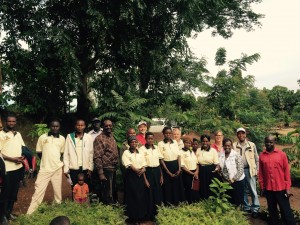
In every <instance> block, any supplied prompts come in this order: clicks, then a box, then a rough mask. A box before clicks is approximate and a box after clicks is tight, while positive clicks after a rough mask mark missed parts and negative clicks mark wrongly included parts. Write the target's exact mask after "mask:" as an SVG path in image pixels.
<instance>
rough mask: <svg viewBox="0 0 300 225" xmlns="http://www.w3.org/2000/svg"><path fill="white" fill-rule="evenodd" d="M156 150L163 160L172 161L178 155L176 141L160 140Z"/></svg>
mask: <svg viewBox="0 0 300 225" xmlns="http://www.w3.org/2000/svg"><path fill="white" fill-rule="evenodd" d="M158 150H159V152H160V154H161V155H162V157H163V160H164V161H174V160H177V159H178V157H179V156H180V150H179V148H178V145H177V143H176V141H173V142H172V143H169V142H167V143H165V142H164V141H160V142H159V143H158Z"/></svg>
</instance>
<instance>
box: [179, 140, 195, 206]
mask: <svg viewBox="0 0 300 225" xmlns="http://www.w3.org/2000/svg"><path fill="white" fill-rule="evenodd" d="M183 144H184V147H183V148H182V150H181V165H183V166H182V170H183V172H182V180H183V185H184V191H185V198H186V200H187V201H188V203H192V202H196V201H198V200H199V192H198V191H195V190H192V189H191V187H192V182H193V179H196V180H198V172H199V166H198V159H197V156H196V154H195V153H194V151H193V149H192V147H191V145H192V141H191V140H190V139H188V138H185V139H184V140H183Z"/></svg>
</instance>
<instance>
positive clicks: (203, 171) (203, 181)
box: [199, 164, 218, 199]
mask: <svg viewBox="0 0 300 225" xmlns="http://www.w3.org/2000/svg"><path fill="white" fill-rule="evenodd" d="M215 168H216V166H215V165H214V164H213V165H200V166H199V182H200V188H199V193H200V199H207V198H208V197H209V196H211V195H212V192H211V191H210V189H209V185H210V184H211V183H212V179H213V178H215V177H216V178H218V173H213V171H214V170H215Z"/></svg>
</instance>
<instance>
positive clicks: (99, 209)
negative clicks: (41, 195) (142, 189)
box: [13, 201, 126, 225]
mask: <svg viewBox="0 0 300 225" xmlns="http://www.w3.org/2000/svg"><path fill="white" fill-rule="evenodd" d="M61 215H66V216H68V217H69V219H70V221H71V224H74V225H83V224H86V225H89V224H95V225H96V224H97V225H98V224H99V225H101V224H111V225H115V224H120V225H121V224H126V223H125V218H126V217H125V216H124V213H123V208H122V207H121V206H110V205H103V204H101V203H99V204H96V205H92V206H90V207H88V206H87V205H80V204H77V203H74V202H71V201H66V202H63V203H62V204H51V205H47V204H42V205H41V206H40V207H39V208H38V210H37V211H36V212H34V213H33V214H32V215H30V216H29V215H21V216H19V217H18V219H17V220H16V221H14V222H13V224H14V225H23V224H24V225H25V224H32V225H45V224H49V223H50V221H51V220H52V219H53V218H55V217H56V216H61Z"/></svg>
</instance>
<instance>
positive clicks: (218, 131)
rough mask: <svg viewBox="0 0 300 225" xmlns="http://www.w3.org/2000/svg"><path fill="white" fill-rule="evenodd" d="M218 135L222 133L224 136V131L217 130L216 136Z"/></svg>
mask: <svg viewBox="0 0 300 225" xmlns="http://www.w3.org/2000/svg"><path fill="white" fill-rule="evenodd" d="M218 133H222V134H223V131H221V130H216V131H215V133H214V134H215V135H217V134H218Z"/></svg>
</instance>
